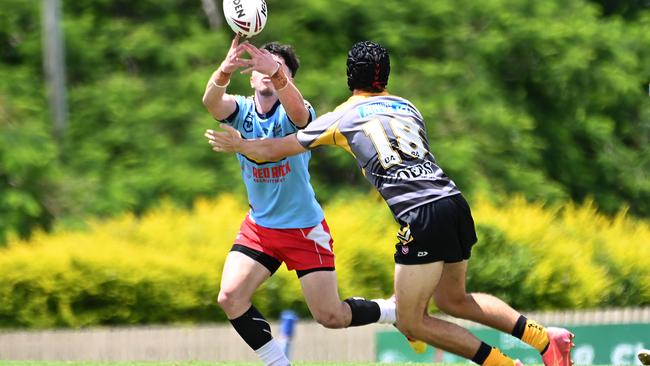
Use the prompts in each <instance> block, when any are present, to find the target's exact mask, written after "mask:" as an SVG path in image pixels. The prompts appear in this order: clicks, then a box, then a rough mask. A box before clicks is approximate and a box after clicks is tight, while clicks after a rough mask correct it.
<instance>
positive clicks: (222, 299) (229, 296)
mask: <svg viewBox="0 0 650 366" xmlns="http://www.w3.org/2000/svg"><path fill="white" fill-rule="evenodd" d="M217 303H218V304H219V306H220V307H221V309H223V311H224V312H225V313H226V314H227V315H230V314H233V313H237V312H240V311H241V310H246V309H242V307H244V306H245V305H246V304H247V303H248V299H245V298H243V297H241V296H239V294H238V293H237V291H232V290H223V289H222V290H221V291H219V296H218V297H217Z"/></svg>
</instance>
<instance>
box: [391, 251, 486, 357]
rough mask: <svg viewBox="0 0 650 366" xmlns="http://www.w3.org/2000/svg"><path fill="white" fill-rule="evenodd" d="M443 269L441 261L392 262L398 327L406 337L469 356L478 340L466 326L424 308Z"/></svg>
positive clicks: (478, 343)
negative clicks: (441, 317)
mask: <svg viewBox="0 0 650 366" xmlns="http://www.w3.org/2000/svg"><path fill="white" fill-rule="evenodd" d="M442 271H443V262H435V263H428V264H418V265H401V264H396V265H395V295H396V296H397V327H398V328H399V330H400V331H401V332H402V333H404V334H405V335H406V336H407V337H409V338H412V339H419V340H422V341H424V342H426V343H428V344H430V345H432V346H435V347H438V348H441V349H443V350H445V351H448V352H451V353H454V354H457V355H459V356H462V357H465V358H467V359H471V358H472V357H474V355H475V354H476V351H477V350H478V349H479V346H480V345H481V341H480V340H479V339H478V338H476V337H475V336H474V335H473V334H472V333H470V332H469V331H468V330H467V329H465V328H463V327H460V326H458V325H456V324H453V323H450V322H447V321H444V320H440V319H437V318H434V317H431V316H429V315H428V314H427V312H426V309H427V305H428V303H429V300H430V299H431V297H432V296H433V294H434V292H435V290H436V286H437V285H438V281H439V280H440V278H441V275H442Z"/></svg>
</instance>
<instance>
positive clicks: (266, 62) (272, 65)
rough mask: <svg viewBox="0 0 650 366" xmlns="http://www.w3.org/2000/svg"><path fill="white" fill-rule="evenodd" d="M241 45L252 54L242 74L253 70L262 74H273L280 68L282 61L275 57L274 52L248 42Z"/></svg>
mask: <svg viewBox="0 0 650 366" xmlns="http://www.w3.org/2000/svg"><path fill="white" fill-rule="evenodd" d="M241 47H242V48H243V49H244V50H245V51H246V52H247V53H248V54H249V55H250V56H251V58H250V59H249V60H247V61H246V63H247V66H248V68H247V69H245V70H243V71H242V72H241V73H242V74H249V73H251V72H252V71H253V70H254V71H257V72H261V73H262V74H265V75H268V76H272V75H273V74H275V73H276V72H277V71H278V69H279V68H280V63H279V62H277V61H276V60H275V58H273V54H272V53H271V52H269V51H268V50H265V49H259V48H257V47H255V46H253V45H252V44H250V43H248V42H246V43H243V44H242V45H241Z"/></svg>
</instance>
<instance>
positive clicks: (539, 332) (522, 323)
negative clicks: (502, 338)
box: [512, 315, 549, 353]
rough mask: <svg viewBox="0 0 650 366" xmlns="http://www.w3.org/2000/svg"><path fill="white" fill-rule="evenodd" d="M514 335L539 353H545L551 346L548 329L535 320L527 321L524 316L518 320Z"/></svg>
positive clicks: (513, 331)
mask: <svg viewBox="0 0 650 366" xmlns="http://www.w3.org/2000/svg"><path fill="white" fill-rule="evenodd" d="M512 335H513V336H515V337H517V338H519V339H521V340H522V341H523V342H525V343H527V344H529V345H530V346H531V347H533V348H535V349H536V350H538V351H539V353H544V351H546V349H547V348H548V345H549V339H548V334H547V333H546V328H544V327H543V326H542V325H541V324H539V323H537V322H536V321H534V320H529V319H526V317H525V316H523V315H522V316H520V317H519V319H517V323H516V324H515V328H514V329H513V330H512Z"/></svg>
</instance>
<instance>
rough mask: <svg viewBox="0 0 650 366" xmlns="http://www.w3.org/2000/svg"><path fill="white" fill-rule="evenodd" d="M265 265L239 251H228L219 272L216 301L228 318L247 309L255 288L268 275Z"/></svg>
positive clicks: (232, 317)
mask: <svg viewBox="0 0 650 366" xmlns="http://www.w3.org/2000/svg"><path fill="white" fill-rule="evenodd" d="M270 276H271V272H269V270H268V269H266V267H264V266H263V265H261V264H260V263H258V262H256V261H254V260H253V259H251V258H250V257H248V256H246V255H244V254H242V253H240V252H230V253H228V256H227V257H226V262H225V263H224V266H223V271H222V273H221V288H220V289H219V298H218V302H219V305H220V306H221V308H222V309H223V311H224V312H225V313H226V315H227V316H228V319H235V318H238V317H240V316H241V315H242V314H244V313H245V312H246V310H248V309H249V308H250V307H251V305H252V303H251V298H252V297H253V294H254V293H255V290H257V288H258V287H259V286H260V285H261V284H262V283H263V282H264V281H266V280H267V279H268V278H269V277H270Z"/></svg>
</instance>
